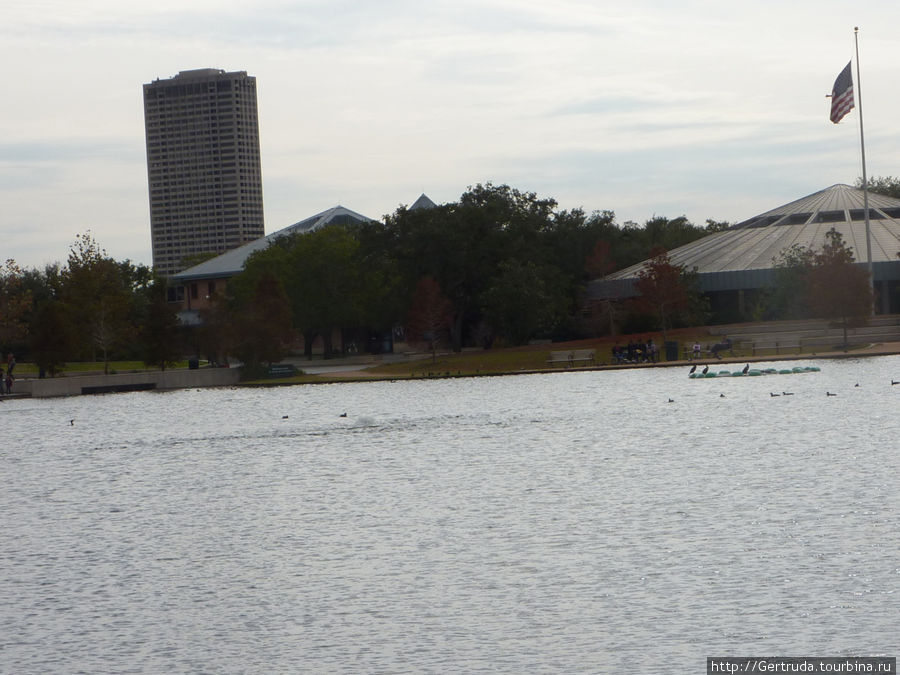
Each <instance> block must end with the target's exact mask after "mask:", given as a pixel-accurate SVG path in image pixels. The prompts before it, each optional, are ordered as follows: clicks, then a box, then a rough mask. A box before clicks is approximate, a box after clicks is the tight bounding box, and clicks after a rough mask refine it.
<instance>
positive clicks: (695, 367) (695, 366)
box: [689, 363, 697, 373]
mask: <svg viewBox="0 0 900 675" xmlns="http://www.w3.org/2000/svg"><path fill="white" fill-rule="evenodd" d="M695 370H697V364H696V363H695V364H694V365H692V366H691V369H690V371H689V372H690V373H693V372H694V371H695Z"/></svg>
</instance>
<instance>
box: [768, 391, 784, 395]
mask: <svg viewBox="0 0 900 675" xmlns="http://www.w3.org/2000/svg"><path fill="white" fill-rule="evenodd" d="M769 396H781V394H776V393H775V392H772V391H770V392H769Z"/></svg>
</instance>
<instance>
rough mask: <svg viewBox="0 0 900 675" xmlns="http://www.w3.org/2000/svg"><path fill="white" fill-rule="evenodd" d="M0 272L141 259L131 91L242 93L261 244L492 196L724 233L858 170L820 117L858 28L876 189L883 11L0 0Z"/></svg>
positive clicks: (891, 7) (140, 180)
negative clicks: (326, 217)
mask: <svg viewBox="0 0 900 675" xmlns="http://www.w3.org/2000/svg"><path fill="white" fill-rule="evenodd" d="M0 16H3V21H2V22H0V59H2V62H3V63H6V64H7V65H6V72H7V75H6V79H5V81H4V82H5V84H4V86H3V90H2V93H0V242H2V243H0V262H2V261H3V260H6V259H8V258H13V259H15V260H16V261H17V262H18V263H19V264H20V265H21V266H23V267H37V268H42V267H43V266H44V265H45V264H48V263H53V262H61V263H64V262H65V260H66V257H67V255H68V251H69V248H70V246H71V245H72V244H73V242H74V241H75V238H76V235H79V234H82V233H86V232H89V233H90V234H91V235H92V236H93V237H94V239H95V240H96V241H97V243H98V244H99V245H100V246H101V247H102V248H104V249H105V250H106V252H107V253H108V254H109V255H111V256H112V257H114V258H116V259H117V260H124V259H129V260H131V261H132V262H135V263H143V264H148V265H149V264H151V263H152V256H151V250H150V224H149V203H148V191H147V166H146V149H145V137H144V117H143V115H144V113H143V89H142V85H143V84H145V83H148V82H152V81H153V80H155V79H160V78H162V79H165V78H169V77H172V76H174V75H176V74H177V73H178V72H179V71H182V70H191V69H196V68H220V69H223V70H227V71H240V70H243V71H247V72H248V73H249V74H250V75H253V76H255V77H256V78H257V91H258V105H259V124H260V152H261V157H262V173H263V199H264V204H265V221H266V222H265V229H266V233H267V234H268V233H271V232H275V231H277V230H280V229H282V228H283V227H286V226H288V225H290V224H292V223H294V222H297V221H299V220H302V219H304V218H306V217H308V216H311V215H313V214H316V213H319V212H320V211H324V210H326V209H328V208H330V207H332V206H335V205H337V204H341V205H343V206H345V207H347V208H350V209H353V210H354V211H358V212H360V213H362V214H364V215H366V216H369V217H371V218H374V219H378V220H380V219H382V218H383V217H384V216H385V215H386V214H390V213H393V212H394V211H395V210H396V209H397V208H398V207H399V206H401V205H409V204H412V203H413V202H414V201H415V200H416V199H417V198H418V196H419V195H420V194H422V193H425V194H427V195H428V196H429V197H430V198H431V199H432V200H434V201H435V202H438V203H446V202H453V201H456V200H458V199H459V197H460V195H462V194H463V193H464V192H465V191H466V189H467V188H468V187H470V186H474V185H476V184H479V183H481V184H484V183H487V182H492V183H493V184H495V185H503V184H506V185H509V186H511V187H513V188H516V189H518V190H520V191H523V192H534V193H536V194H537V196H538V197H540V198H553V199H555V200H556V201H557V203H558V208H559V209H560V210H571V209H577V208H580V209H583V210H584V211H585V212H586V213H591V212H593V211H604V210H609V211H613V212H615V214H616V220H617V222H618V223H620V224H624V223H625V222H627V221H634V222H637V223H644V222H645V221H646V220H648V219H650V218H652V217H654V216H665V217H668V218H675V217H678V216H686V217H687V218H688V219H689V220H690V221H691V222H693V223H695V224H697V225H704V224H705V222H706V220H707V219H714V220H718V221H723V220H724V221H729V222H740V221H743V220H746V219H747V218H750V217H752V216H754V215H757V214H759V213H763V212H765V211H768V210H770V209H772V208H775V207H777V206H780V205H782V204H785V203H787V202H790V201H793V200H795V199H799V198H801V197H804V196H806V195H808V194H811V193H813V192H816V191H818V190H821V189H824V188H827V187H829V186H831V185H834V184H835V183H848V184H853V183H854V182H855V181H856V179H857V178H858V177H859V176H861V175H862V163H861V153H860V128H859V107H857V109H855V110H853V111H852V112H851V113H850V114H849V115H848V116H847V117H845V118H844V120H843V121H842V122H841V123H840V124H839V125H834V124H832V123H831V122H830V121H829V119H828V115H829V106H830V103H829V99H828V98H826V95H827V94H829V93H830V92H831V88H832V85H833V83H834V80H835V78H836V77H837V75H838V73H839V72H840V71H841V69H842V68H843V67H844V66H845V65H846V64H847V62H848V61H850V60H851V58H854V79H856V66H855V57H854V44H855V43H854V27H855V26H858V27H859V58H860V62H861V74H862V81H861V83H860V84H861V93H862V105H863V110H864V118H863V119H864V132H865V149H866V165H867V170H868V175H869V176H870V177H873V176H894V175H900V134H898V133H897V130H896V127H897V124H896V112H895V111H896V110H897V109H898V99H900V87H897V85H896V83H897V80H898V78H897V71H898V70H900V65H898V64H900V35H898V33H897V30H896V26H897V25H900V3H897V2H896V1H895V0H892V1H882V0H870V1H868V2H866V3H856V6H852V3H848V2H846V0H842V1H841V2H836V1H832V0H816V1H815V2H812V1H810V0H797V1H795V2H791V3H785V2H782V1H781V0H779V1H778V2H775V1H770V0H758V1H757V2H754V3H737V2H722V1H721V0H718V1H716V2H712V1H710V2H707V1H701V0H679V1H678V2H670V1H668V0H629V2H619V1H616V2H607V1H606V0H593V1H587V0H554V2H552V3H551V2H546V1H545V0H452V2H451V1H445V0H417V1H413V0H368V1H367V2H361V1H359V0H352V1H351V0H290V1H284V0H255V1H254V2H252V3H250V2H233V1H232V0H178V1H175V0H154V2H152V3H151V2H145V1H144V0H134V1H129V2H122V1H121V0H30V1H29V2H12V1H11V0H0Z"/></svg>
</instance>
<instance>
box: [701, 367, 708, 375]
mask: <svg viewBox="0 0 900 675" xmlns="http://www.w3.org/2000/svg"><path fill="white" fill-rule="evenodd" d="M701 372H702V373H703V374H704V375H706V374H707V373H708V372H709V366H703V370H702V371H701Z"/></svg>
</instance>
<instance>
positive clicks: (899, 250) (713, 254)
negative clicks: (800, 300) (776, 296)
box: [588, 184, 900, 313]
mask: <svg viewBox="0 0 900 675" xmlns="http://www.w3.org/2000/svg"><path fill="white" fill-rule="evenodd" d="M869 221H870V232H871V242H872V262H873V273H874V278H875V290H876V294H877V304H878V307H877V310H878V312H879V313H896V312H900V258H898V257H897V256H898V254H900V199H894V198H892V197H885V196H883V195H878V194H871V193H870V194H869ZM831 228H834V229H835V230H837V231H838V232H839V233H840V234H841V236H842V237H843V238H844V242H845V243H846V244H847V246H849V247H852V249H853V254H854V257H855V258H856V260H857V262H859V263H866V262H867V261H868V258H867V252H866V251H867V245H866V225H865V208H864V195H863V191H862V190H860V189H857V188H853V187H850V186H849V185H840V184H839V185H832V186H831V187H829V188H826V189H825V190H821V191H819V192H816V193H814V194H811V195H808V196H806V197H803V198H802V199H798V200H796V201H793V202H790V203H789V204H785V205H783V206H779V207H777V208H774V209H771V210H770V211H766V212H765V213H761V214H760V215H758V216H754V217H753V218H749V219H748V220H745V221H743V222H740V223H738V224H737V225H734V226H732V227H730V228H728V229H727V230H724V231H722V232H716V233H714V234H710V235H708V236H706V237H704V238H702V239H699V240H697V241H694V242H691V243H690V244H686V245H685V246H680V247H678V248H676V249H674V250H672V251H669V259H670V260H671V262H672V263H673V264H675V265H681V266H683V267H684V268H685V269H688V270H691V269H694V268H696V270H697V273H698V275H699V282H700V290H701V291H703V292H704V293H707V294H708V295H710V296H711V299H712V300H713V305H714V308H715V306H716V305H733V306H735V307H737V306H739V305H741V304H743V301H744V298H743V296H744V294H745V292H747V291H756V290H758V289H761V288H764V287H766V286H769V285H770V284H771V283H772V282H773V280H774V278H775V273H774V264H775V261H776V259H777V258H778V255H779V254H780V253H781V252H782V251H784V250H785V249H788V248H790V247H791V246H793V245H794V244H799V245H800V246H804V247H807V248H810V249H813V250H817V251H818V250H821V248H822V246H823V244H824V243H825V241H826V233H827V232H828V231H829V230H830V229H831ZM645 262H646V261H645ZM644 264H645V263H644V262H642V263H638V264H637V265H632V266H631V267H628V268H625V269H623V270H619V271H618V272H614V273H613V274H610V275H608V276H606V277H604V278H603V279H597V280H595V281H593V282H591V284H590V285H589V288H588V297H589V298H590V299H615V298H628V297H631V296H633V295H634V294H635V292H634V282H635V280H636V279H637V274H638V272H639V271H640V270H641V269H642V268H643V266H644Z"/></svg>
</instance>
